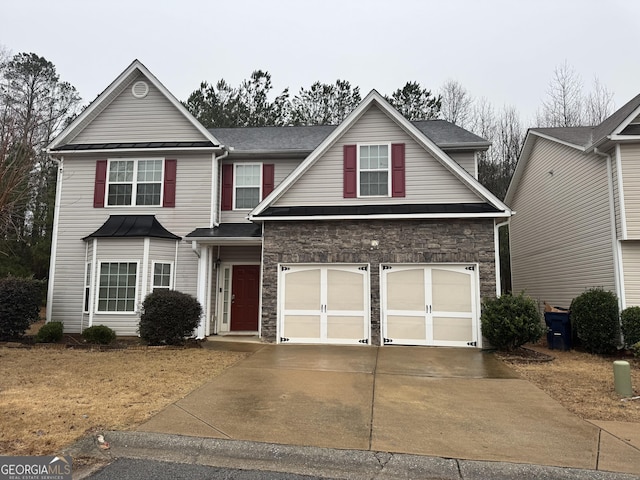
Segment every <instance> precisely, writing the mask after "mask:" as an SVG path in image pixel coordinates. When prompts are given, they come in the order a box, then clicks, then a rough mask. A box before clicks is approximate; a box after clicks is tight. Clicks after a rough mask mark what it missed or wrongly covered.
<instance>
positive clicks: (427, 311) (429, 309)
mask: <svg viewBox="0 0 640 480" xmlns="http://www.w3.org/2000/svg"><path fill="white" fill-rule="evenodd" d="M424 311H425V312H426V313H431V305H425V306H424Z"/></svg>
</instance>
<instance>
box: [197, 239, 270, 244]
mask: <svg viewBox="0 0 640 480" xmlns="http://www.w3.org/2000/svg"><path fill="white" fill-rule="evenodd" d="M186 240H188V241H195V242H198V243H201V244H205V245H238V244H242V245H262V238H244V237H215V238H213V237H189V238H188V239H186Z"/></svg>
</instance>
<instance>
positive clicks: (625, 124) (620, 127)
mask: <svg viewBox="0 0 640 480" xmlns="http://www.w3.org/2000/svg"><path fill="white" fill-rule="evenodd" d="M638 115H640V106H639V107H637V108H636V109H635V110H634V111H633V112H631V114H630V115H629V116H628V117H627V118H625V119H624V121H623V122H622V123H620V125H618V126H617V127H616V128H615V130H614V131H613V132H611V136H616V135H618V134H620V132H622V131H623V130H624V129H625V128H627V127H628V126H629V124H630V123H631V122H632V121H633V119H634V118H636V117H637V116H638Z"/></svg>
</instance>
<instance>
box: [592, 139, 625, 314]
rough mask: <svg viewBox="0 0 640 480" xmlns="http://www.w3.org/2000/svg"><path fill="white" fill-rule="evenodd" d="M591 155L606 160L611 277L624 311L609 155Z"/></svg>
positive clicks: (599, 153) (620, 256)
mask: <svg viewBox="0 0 640 480" xmlns="http://www.w3.org/2000/svg"><path fill="white" fill-rule="evenodd" d="M593 153H595V154H596V155H598V156H600V157H604V158H605V159H606V160H607V186H608V187H609V195H608V197H609V218H610V224H611V225H610V226H611V244H612V249H613V252H612V253H613V277H614V283H615V286H616V295H617V296H618V304H619V307H620V310H622V309H624V305H625V303H626V302H625V299H624V291H623V285H624V279H623V278H622V275H621V271H622V252H621V251H620V248H619V244H618V238H617V233H616V207H615V203H614V201H613V199H614V194H613V178H612V177H613V169H612V168H611V155H609V154H608V153H603V152H601V151H600V150H598V149H597V148H594V149H593Z"/></svg>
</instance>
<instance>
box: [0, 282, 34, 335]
mask: <svg viewBox="0 0 640 480" xmlns="http://www.w3.org/2000/svg"><path fill="white" fill-rule="evenodd" d="M42 285H43V282H42V281H40V280H33V279H31V278H18V277H6V278H2V279H0V340H7V339H15V338H20V337H22V336H23V335H24V332H25V331H26V330H27V329H28V328H29V326H30V325H31V324H32V323H33V322H36V321H37V320H38V318H39V315H40V298H41V293H42Z"/></svg>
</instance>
